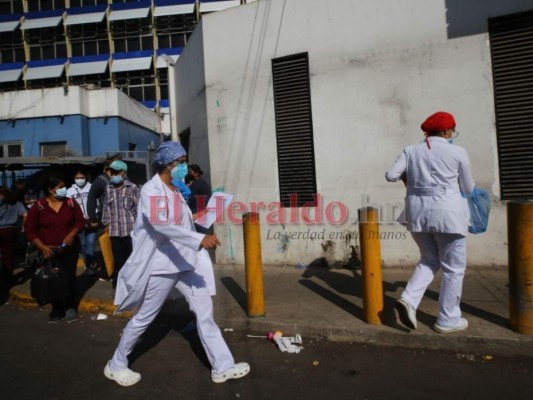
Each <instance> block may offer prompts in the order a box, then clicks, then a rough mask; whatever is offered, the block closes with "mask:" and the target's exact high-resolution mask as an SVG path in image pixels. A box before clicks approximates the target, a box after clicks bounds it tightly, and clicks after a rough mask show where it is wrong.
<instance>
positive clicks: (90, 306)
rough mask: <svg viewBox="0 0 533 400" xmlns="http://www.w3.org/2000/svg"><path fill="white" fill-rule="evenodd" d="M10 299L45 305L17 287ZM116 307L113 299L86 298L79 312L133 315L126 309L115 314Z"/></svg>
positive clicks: (22, 303) (23, 304) (26, 305)
mask: <svg viewBox="0 0 533 400" xmlns="http://www.w3.org/2000/svg"><path fill="white" fill-rule="evenodd" d="M9 300H10V302H12V303H13V304H17V305H18V306H20V307H23V308H27V309H38V308H42V307H43V306H40V305H38V304H37V303H36V302H35V299H34V298H33V297H31V296H30V295H29V294H27V293H22V292H20V291H19V290H17V289H16V287H14V288H12V289H11V292H10V296H9ZM44 307H46V306H44ZM116 308H117V306H115V305H114V304H113V302H112V301H111V299H110V300H109V301H107V300H99V299H98V300H97V299H86V298H84V299H82V301H81V302H80V304H79V305H78V312H80V313H86V314H98V313H103V314H107V315H112V316H114V317H117V318H130V317H131V316H132V315H133V313H132V312H131V311H124V312H121V313H118V314H115V315H113V313H114V312H115V310H116Z"/></svg>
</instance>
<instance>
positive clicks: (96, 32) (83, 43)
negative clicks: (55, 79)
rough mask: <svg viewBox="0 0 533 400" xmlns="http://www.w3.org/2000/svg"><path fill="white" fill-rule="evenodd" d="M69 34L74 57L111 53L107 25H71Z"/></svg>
mask: <svg viewBox="0 0 533 400" xmlns="http://www.w3.org/2000/svg"><path fill="white" fill-rule="evenodd" d="M68 33H69V36H70V43H71V46H72V56H73V57H81V56H95V55H100V54H108V53H109V40H108V37H107V26H106V24H105V23H90V24H76V25H69V26H68Z"/></svg>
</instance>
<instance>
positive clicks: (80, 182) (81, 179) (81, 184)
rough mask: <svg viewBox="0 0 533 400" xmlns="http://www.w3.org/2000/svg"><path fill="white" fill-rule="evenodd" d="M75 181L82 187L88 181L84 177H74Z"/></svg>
mask: <svg viewBox="0 0 533 400" xmlns="http://www.w3.org/2000/svg"><path fill="white" fill-rule="evenodd" d="M74 182H75V183H76V185H77V186H79V187H81V188H82V187H84V186H85V184H86V183H87V180H86V179H83V178H78V179H74Z"/></svg>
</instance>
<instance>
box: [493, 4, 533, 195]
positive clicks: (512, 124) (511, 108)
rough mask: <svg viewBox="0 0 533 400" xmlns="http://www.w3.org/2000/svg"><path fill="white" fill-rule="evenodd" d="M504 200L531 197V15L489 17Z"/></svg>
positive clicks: (501, 185) (532, 42) (532, 41)
mask: <svg viewBox="0 0 533 400" xmlns="http://www.w3.org/2000/svg"><path fill="white" fill-rule="evenodd" d="M489 34H490V44H491V53H492V71H493V80H494V101H495V108H496V131H497V137H498V156H499V157H498V158H499V166H500V187H501V197H502V199H503V200H513V199H533V12H526V13H520V14H514V15H508V16H504V17H497V18H491V19H489Z"/></svg>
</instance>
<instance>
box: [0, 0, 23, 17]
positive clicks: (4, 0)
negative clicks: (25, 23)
mask: <svg viewBox="0 0 533 400" xmlns="http://www.w3.org/2000/svg"><path fill="white" fill-rule="evenodd" d="M22 11H23V10H22V1H20V0H0V15H9V14H19V13H22Z"/></svg>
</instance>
